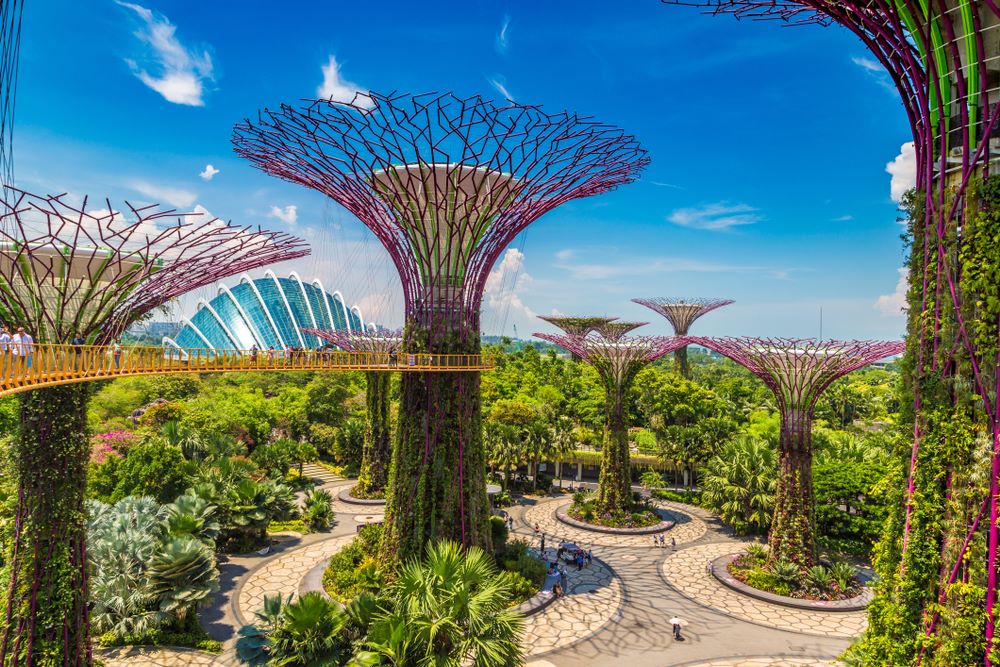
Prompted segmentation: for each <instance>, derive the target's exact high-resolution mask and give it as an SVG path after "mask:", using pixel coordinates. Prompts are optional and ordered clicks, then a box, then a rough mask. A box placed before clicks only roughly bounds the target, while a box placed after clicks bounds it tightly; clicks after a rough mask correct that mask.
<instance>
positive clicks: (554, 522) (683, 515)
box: [523, 498, 708, 548]
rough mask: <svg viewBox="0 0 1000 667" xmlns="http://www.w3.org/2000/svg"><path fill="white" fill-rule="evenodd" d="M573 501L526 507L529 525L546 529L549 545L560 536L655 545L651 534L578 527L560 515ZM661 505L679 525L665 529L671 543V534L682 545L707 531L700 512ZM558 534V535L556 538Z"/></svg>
mask: <svg viewBox="0 0 1000 667" xmlns="http://www.w3.org/2000/svg"><path fill="white" fill-rule="evenodd" d="M571 502H572V500H571V499H569V498H564V499H561V500H556V501H542V502H539V503H537V504H536V505H533V506H531V507H529V508H528V509H526V510H525V511H524V514H523V519H524V522H525V523H526V525H527V526H528V527H530V528H532V532H533V528H534V525H535V524H536V523H537V524H538V528H539V530H540V531H541V532H542V533H545V540H546V546H549V545H551V546H557V545H558V542H559V540H560V539H562V540H566V541H570V542H575V543H576V544H579V545H581V546H589V545H591V544H594V545H598V546H602V547H633V548H635V547H649V548H653V538H652V536H650V535H612V534H609V533H599V532H597V531H592V530H586V529H584V528H575V527H573V526H570V525H569V524H565V523H563V522H562V521H560V520H559V519H557V518H556V509H557V508H559V507H564V506H566V505H569V504H570V503H571ZM656 505H657V507H660V508H662V509H665V510H667V511H669V512H670V513H671V515H672V517H671V518H672V519H674V520H675V521H677V525H675V526H674V527H673V528H671V529H670V530H668V531H667V532H666V533H665V536H666V540H667V542H668V543H669V542H670V538H671V537H672V538H674V539H675V540H677V544H678V546H680V545H681V544H685V543H687V542H693V541H695V540H697V539H699V538H700V537H702V536H703V535H704V534H705V531H706V530H707V529H708V527H707V526H706V525H705V522H704V521H702V520H701V519H699V518H698V517H696V516H692V515H691V514H688V513H687V512H685V511H683V510H682V509H681V508H680V507H679V506H677V505H674V504H671V503H660V502H658V503H656ZM554 538H558V539H554Z"/></svg>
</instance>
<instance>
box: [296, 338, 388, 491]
mask: <svg viewBox="0 0 1000 667" xmlns="http://www.w3.org/2000/svg"><path fill="white" fill-rule="evenodd" d="M302 331H303V333H308V334H312V335H313V336H316V337H318V338H320V339H321V340H324V341H326V342H328V343H332V344H333V345H336V346H337V347H339V348H341V349H343V350H347V351H350V352H367V353H369V354H373V355H377V357H378V359H379V361H377V362H376V363H384V364H385V365H386V366H391V365H393V363H394V362H395V361H396V359H397V358H398V354H399V350H400V347H401V346H402V343H403V332H402V331H384V330H379V331H347V330H343V329H340V330H328V329H303V330H302ZM391 381H392V374H391V373H390V372H389V371H365V407H366V410H365V420H366V421H365V439H364V445H363V447H362V450H361V469H360V471H359V472H358V483H357V485H356V486H355V487H354V489H353V490H352V494H353V495H355V496H357V497H359V498H382V497H384V496H385V489H386V485H387V484H388V482H389V461H390V460H391V459H392V436H391V426H392V421H391V420H390V418H389V394H390V387H391Z"/></svg>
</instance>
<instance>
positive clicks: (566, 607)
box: [524, 560, 624, 656]
mask: <svg viewBox="0 0 1000 667" xmlns="http://www.w3.org/2000/svg"><path fill="white" fill-rule="evenodd" d="M566 576H567V577H568V579H569V593H568V594H567V595H564V596H563V597H561V598H559V599H558V600H556V601H555V602H553V603H552V604H551V605H549V606H548V607H546V608H545V609H543V610H542V611H540V612H538V613H537V614H534V615H532V616H528V617H527V618H526V619H524V645H525V649H526V651H525V653H526V654H527V655H529V656H531V655H541V654H542V653H548V652H549V651H554V650H556V649H558V648H563V647H566V646H570V645H572V644H575V643H576V642H578V641H580V640H581V639H585V638H586V637H589V636H590V635H592V634H594V633H595V632H598V631H599V630H600V629H601V628H603V627H604V626H605V625H607V624H608V623H610V622H611V621H612V620H613V619H614V618H615V617H616V616H617V615H619V610H620V609H621V606H622V602H623V599H624V597H623V595H622V583H621V580H620V579H619V578H618V577H616V576H615V574H614V573H613V572H612V571H611V569H610V568H608V567H607V566H606V565H604V564H603V563H601V562H600V561H598V560H595V561H594V562H593V564H592V565H591V566H590V567H585V568H583V569H582V570H577V569H576V567H567V568H566Z"/></svg>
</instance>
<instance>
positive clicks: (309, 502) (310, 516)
mask: <svg viewBox="0 0 1000 667" xmlns="http://www.w3.org/2000/svg"><path fill="white" fill-rule="evenodd" d="M302 520H303V521H305V523H306V525H308V526H309V527H310V528H311V529H312V530H325V529H327V528H329V527H330V524H331V523H333V496H331V495H330V492H329V491H325V490H322V489H318V490H314V491H311V492H310V493H309V494H308V495H307V496H306V502H305V508H304V509H303V511H302Z"/></svg>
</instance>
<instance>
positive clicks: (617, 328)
mask: <svg viewBox="0 0 1000 667" xmlns="http://www.w3.org/2000/svg"><path fill="white" fill-rule="evenodd" d="M647 324H649V322H618V321H617V318H616V321H614V322H605V323H603V324H598V325H597V326H595V327H594V330H593V331H594V333H595V334H597V336H598V337H599V338H603V339H605V340H609V341H612V342H616V341H619V340H621V339H622V337H624V336H625V335H626V334H627V333H629V332H630V331H634V330H636V329H638V328H639V327H644V326H646V325H647Z"/></svg>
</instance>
